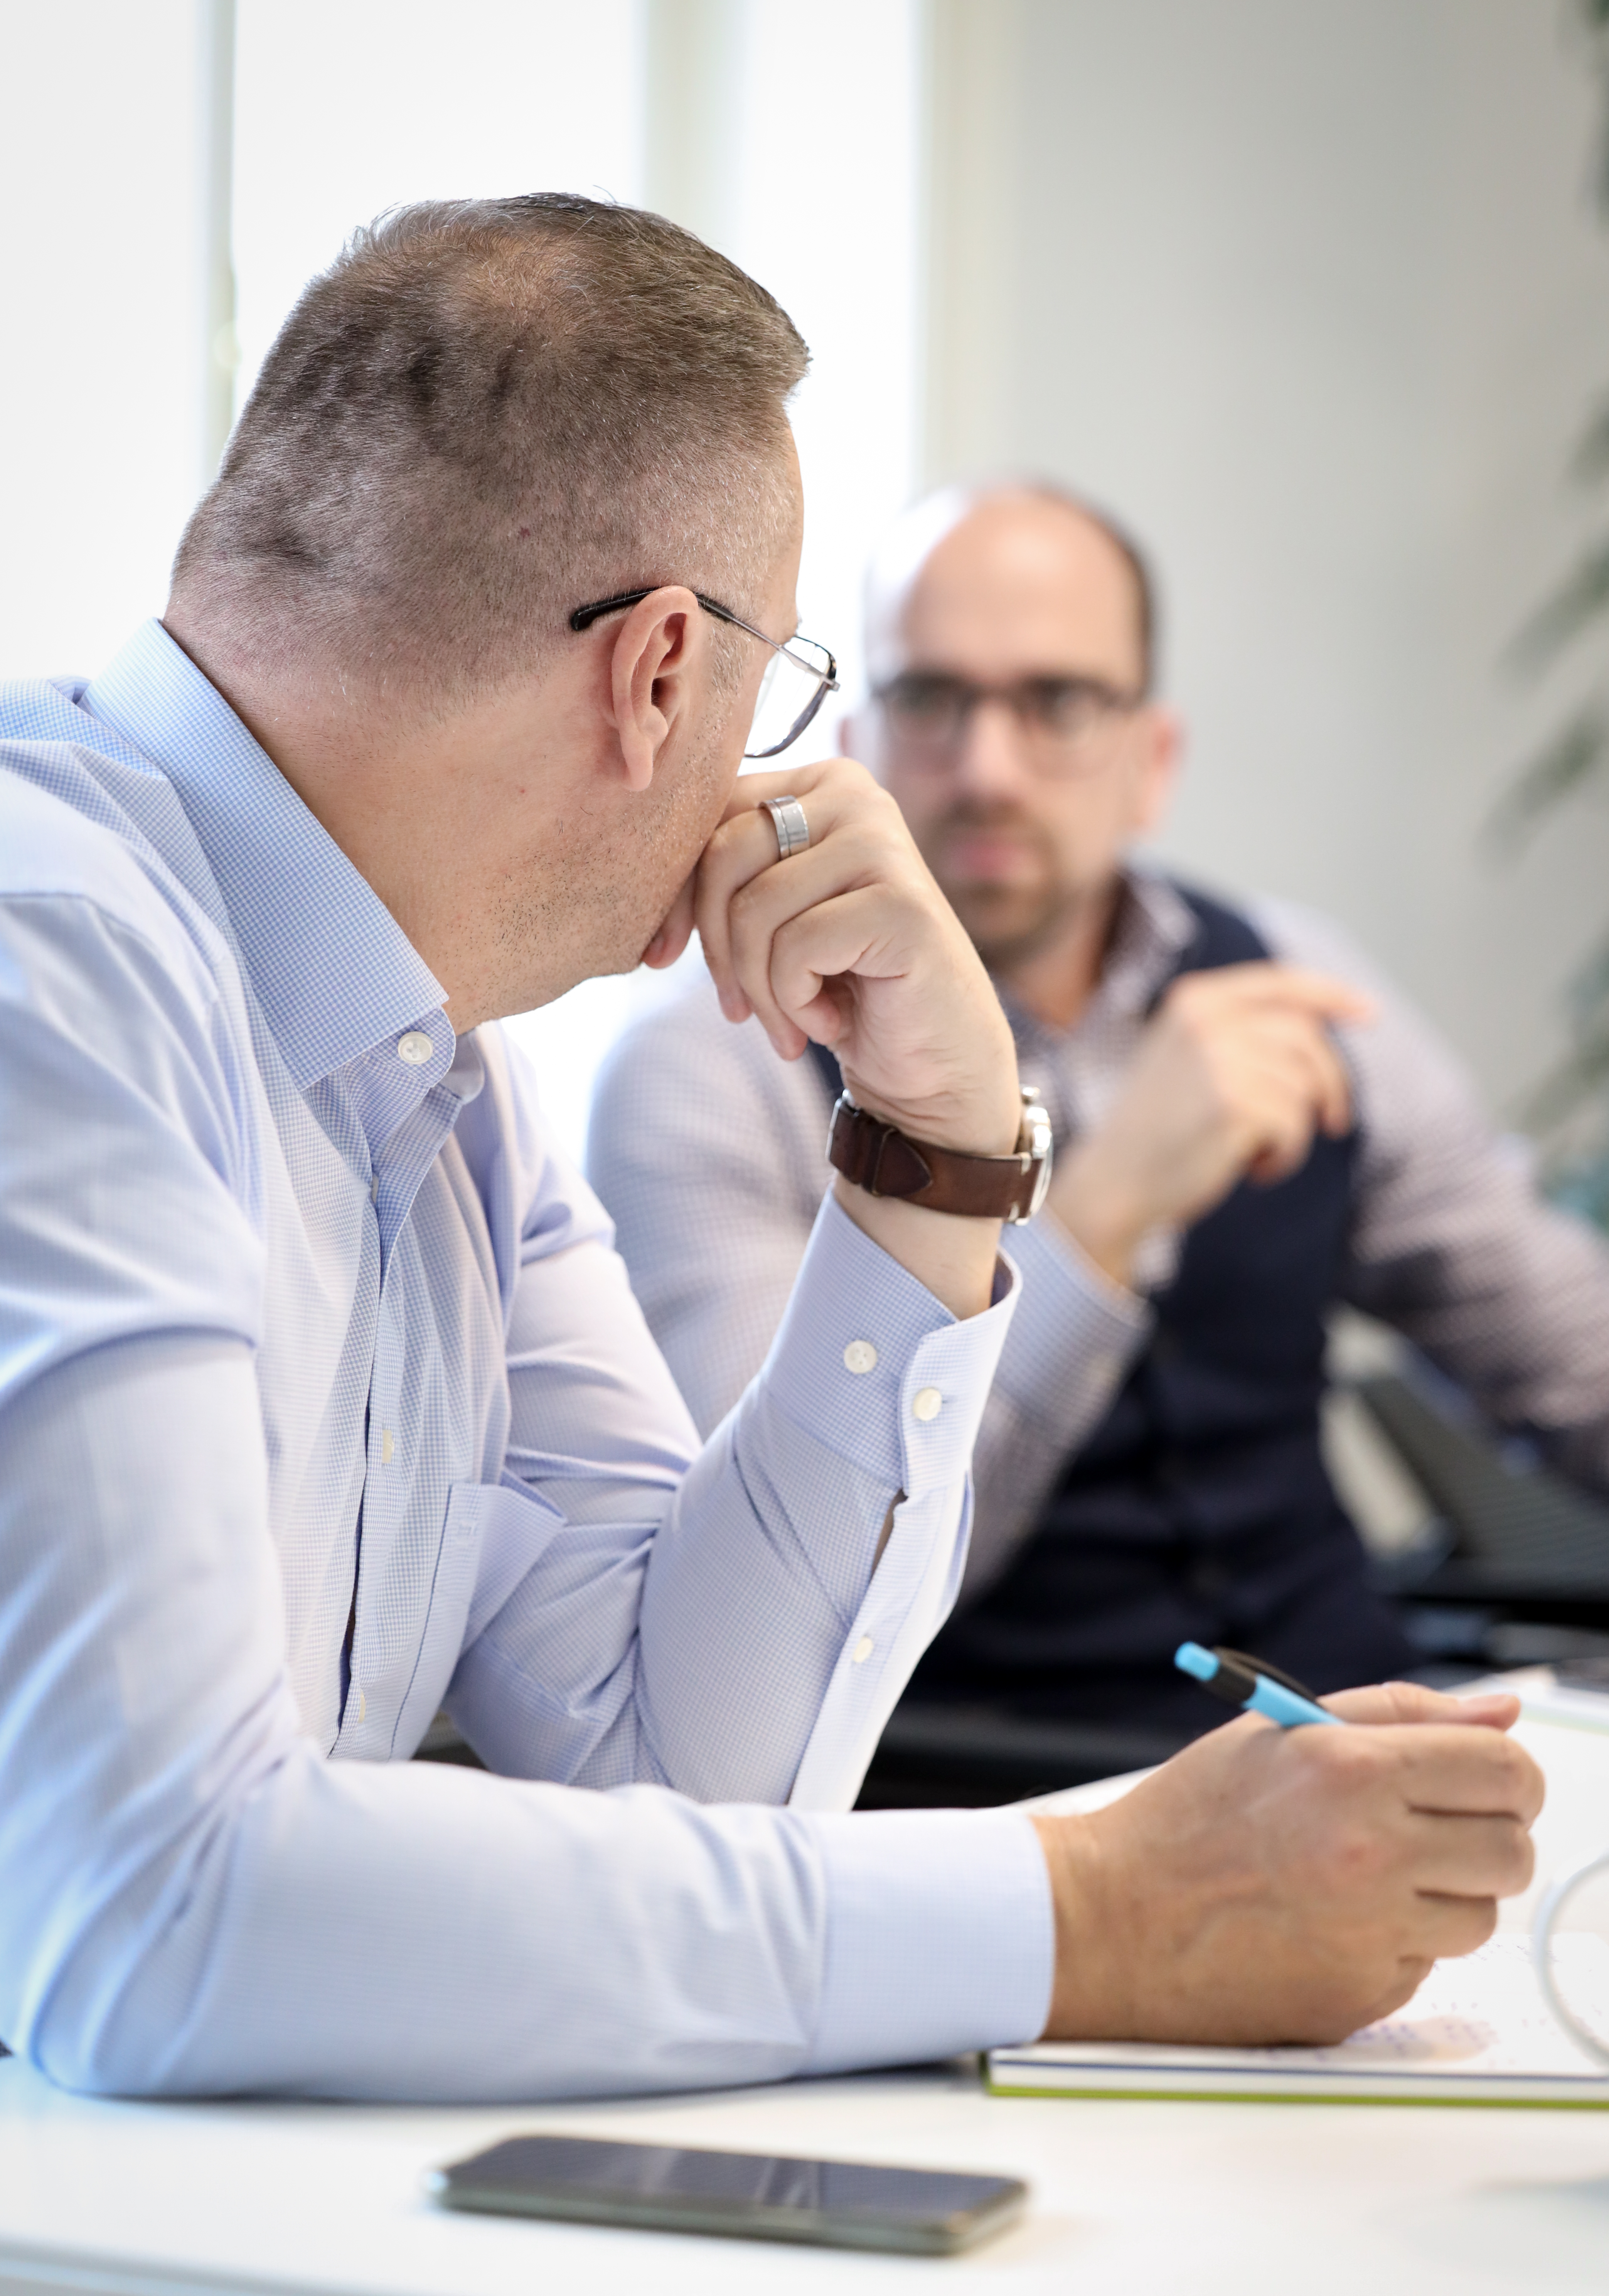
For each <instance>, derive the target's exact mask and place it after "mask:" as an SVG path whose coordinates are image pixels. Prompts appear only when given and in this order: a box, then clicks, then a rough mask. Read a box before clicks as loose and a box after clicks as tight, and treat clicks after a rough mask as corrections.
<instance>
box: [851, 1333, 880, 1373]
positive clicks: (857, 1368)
mask: <svg viewBox="0 0 1609 2296" xmlns="http://www.w3.org/2000/svg"><path fill="white" fill-rule="evenodd" d="M843 1367H844V1369H845V1371H854V1372H861V1371H875V1370H876V1368H877V1350H876V1349H875V1348H874V1346H873V1345H872V1343H871V1341H870V1340H851V1341H850V1344H849V1346H848V1347H847V1348H845V1349H844V1351H843Z"/></svg>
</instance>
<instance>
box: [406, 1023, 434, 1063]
mask: <svg viewBox="0 0 1609 2296" xmlns="http://www.w3.org/2000/svg"><path fill="white" fill-rule="evenodd" d="M435 1049H436V1047H435V1046H434V1045H432V1044H431V1040H430V1038H429V1037H427V1036H426V1035H425V1033H424V1030H423V1029H409V1030H408V1032H407V1034H406V1037H398V1039H397V1057H398V1060H399V1061H406V1062H407V1064H408V1066H409V1068H411V1069H422V1068H423V1066H424V1064H425V1062H426V1061H428V1060H429V1059H430V1057H431V1054H432V1053H433V1052H434V1051H435Z"/></svg>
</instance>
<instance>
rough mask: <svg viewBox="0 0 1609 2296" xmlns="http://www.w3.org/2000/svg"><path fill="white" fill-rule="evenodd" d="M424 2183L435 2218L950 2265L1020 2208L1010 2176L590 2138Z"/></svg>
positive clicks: (487, 2160) (479, 2156)
mask: <svg viewBox="0 0 1609 2296" xmlns="http://www.w3.org/2000/svg"><path fill="white" fill-rule="evenodd" d="M429 2182H430V2188H431V2192H432V2193H433V2194H434V2195H435V2197H436V2199H437V2200H438V2201H439V2202H440V2203H441V2205H442V2206H443V2207H444V2208H449V2209H475V2210H482V2211H485V2212H487V2213H489V2214H491V2215H494V2216H531V2217H560V2218H564V2219H566V2220H567V2221H568V2222H570V2223H571V2224H597V2225H637V2226H643V2227H644V2228H645V2229H649V2230H653V2231H655V2232H702V2233H725V2234H730V2235H738V2236H739V2237H742V2238H744V2239H749V2240H793V2241H809V2242H812V2243H817V2244H818V2245H821V2246H825V2247H829V2248H880V2249H893V2250H899V2251H903V2252H904V2253H905V2254H907V2255H910V2256H949V2255H953V2254H954V2253H955V2251H956V2250H957V2249H961V2248H970V2247H971V2246H972V2245H973V2242H974V2241H979V2240H982V2239H983V2238H984V2237H985V2236H986V2235H988V2234H989V2233H993V2232H998V2231H1001V2230H1003V2229H1004V2227H1005V2226H1006V2225H1008V2224H1010V2223H1012V2222H1013V2221H1014V2218H1016V2217H1018V2216H1020V2215H1021V2213H1022V2206H1023V2203H1024V2202H1025V2201H1026V2200H1027V2198H1028V2187H1027V2185H1024V2184H1021V2183H1019V2182H1018V2180H1017V2179H1016V2178H1015V2177H981V2176H959V2175H952V2174H950V2173H948V2171H946V2170H942V2169H879V2168H873V2167H869V2166H868V2165H867V2164H866V2163H865V2162H863V2161H800V2160H793V2159H791V2158H789V2157H787V2156H786V2155H784V2154H778V2153H715V2152H710V2151H707V2150H705V2149H704V2148H703V2147H702V2146H697V2145H690V2144H617V2143H615V2142H614V2141H612V2139H607V2138H603V2137H594V2136H511V2137H509V2138H507V2139H506V2140H505V2143H503V2144H494V2145H492V2146H491V2147H490V2148H489V2150H488V2151H487V2152H485V2153H475V2154H474V2155H473V2156H472V2158H471V2159H470V2160H467V2161H454V2162H453V2164H452V2165H451V2167H450V2168H447V2169H436V2170H435V2171H434V2172H433V2173H432V2175H431V2177H430V2180H429Z"/></svg>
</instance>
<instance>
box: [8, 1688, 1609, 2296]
mask: <svg viewBox="0 0 1609 2296" xmlns="http://www.w3.org/2000/svg"><path fill="white" fill-rule="evenodd" d="M1524 1734H1525V1736H1526V1737H1527V1739H1528V1741H1529V1743H1531V1747H1532V1749H1533V1751H1536V1752H1537V1753H1538V1755H1539V1757H1540V1759H1542V1760H1543V1763H1544V1766H1545V1767H1546V1768H1547V1771H1548V1774H1549V1780H1550V1786H1551V1803H1550V1808H1549V1810H1548V1812H1547V1815H1546V1816H1545V1817H1544V1819H1543V1821H1542V1825H1541V1826H1540V1828H1539V1837H1540V1842H1541V1850H1542V1861H1543V1863H1544V1865H1546V1866H1549V1867H1551V1866H1555V1865H1556V1864H1557V1863H1558V1862H1560V1861H1561V1860H1562V1859H1563V1858H1565V1857H1574V1856H1575V1855H1576V1854H1578V1852H1580V1851H1582V1850H1584V1849H1587V1848H1588V1847H1596V1846H1597V1845H1598V1844H1599V1843H1600V1842H1601V1841H1609V1738H1594V1737H1588V1736H1587V1735H1586V1734H1580V1733H1572V1732H1565V1731H1563V1730H1559V1729H1550V1728H1537V1727H1534V1726H1528V1727H1526V1728H1525V1731H1524ZM1069 1799H1074V1800H1094V1799H1096V1794H1095V1793H1091V1794H1089V1795H1087V1796H1078V1797H1071V1798H1069ZM521 2128H560V2129H567V2130H572V2131H575V2132H578V2133H587V2132H595V2133H598V2134H608V2135H611V2136H635V2137H643V2138H648V2139H652V2140H653V2141H654V2142H657V2143H665V2142H672V2143H675V2142H682V2143H688V2144H715V2145H726V2146H731V2147H734V2148H736V2149H743V2150H751V2151H760V2150H773V2151H776V2152H784V2153H835V2154H840V2155H846V2156H849V2157H850V2158H853V2157H856V2156H859V2157H862V2158H865V2159H868V2160H883V2161H908V2162H912V2163H915V2164H920V2165H931V2166H933V2167H952V2168H958V2169H992V2170H999V2171H1002V2172H1004V2173H1006V2174H1010V2175H1016V2176H1022V2177H1027V2178H1028V2179H1029V2180H1030V2183H1031V2184H1032V2185H1033V2187H1034V2198H1033V2202H1032V2206H1031V2210H1030V2216H1029V2218H1028V2219H1027V2221H1026V2222H1025V2223H1024V2224H1022V2226H1019V2227H1018V2228H1017V2229H1016V2230H1014V2231H1013V2232H1011V2233H1008V2234H1006V2235H1005V2236H1004V2237H1003V2238H1001V2239H1000V2240H997V2241H996V2242H994V2243H990V2244H989V2245H988V2246H986V2247H984V2248H982V2249H980V2250H979V2251H976V2253H975V2254H973V2255H972V2256H968V2257H964V2258H959V2259H954V2260H951V2261H948V2262H937V2261H934V2262H930V2261H926V2260H922V2259H911V2258H902V2257H874V2256H858V2255H854V2254H850V2253H846V2252H842V2251H828V2250H810V2249H796V2250H790V2249H784V2248H778V2247H769V2246H761V2245H759V2244H757V2243H749V2242H737V2241H731V2242H723V2241H715V2240H703V2239H690V2238H685V2237H672V2236H669V2235H658V2234H649V2233H627V2232H608V2231H595V2230H592V2229H587V2228H582V2227H579V2226H565V2225H544V2224H536V2223H516V2222H506V2221H502V2220H497V2219H492V2218H464V2217H451V2216H446V2215H443V2214H440V2213H439V2212H438V2211H436V2210H433V2209H432V2208H431V2206H430V2205H429V2204H428V2202H426V2201H425V2200H424V2199H423V2196H422V2193H421V2178H422V2177H423V2173H424V2171H425V2170H426V2169H429V2168H431V2167H432V2166H434V2165H436V2164H437V2163H439V2162H441V2161H448V2160H452V2159H455V2158H456V2157H458V2156H459V2155H461V2154H463V2153H469V2152H472V2151H473V2150H475V2149H477V2148H478V2147H479V2146H480V2145H482V2144H488V2143H490V2142H492V2141H493V2140H494V2139H495V2138H497V2137H499V2136H506V2135H508V2134H510V2133H512V2132H513V2131H514V2130H516V2129H521ZM829 2270H830V2271H831V2273H832V2275H833V2291H834V2296H854V2292H857V2291H859V2290H862V2289H865V2290H868V2291H869V2290H872V2289H874V2288H879V2289H892V2288H893V2287H895V2286H896V2285H898V2286H902V2287H904V2286H914V2285H916V2284H927V2282H928V2281H929V2280H931V2281H932V2282H933V2283H935V2284H936V2283H937V2282H939V2281H940V2280H943V2281H946V2282H948V2281H949V2280H952V2279H958V2280H960V2281H962V2282H964V2283H965V2284H966V2285H968V2286H972V2285H977V2286H980V2287H981V2286H985V2285H987V2286H989V2287H991V2288H996V2287H997V2288H999V2289H1000V2290H1002V2291H1006V2290H1023V2291H1028V2290H1035V2291H1037V2290H1039V2289H1045V2290H1049V2289H1052V2288H1054V2289H1055V2290H1057V2291H1061V2290H1063V2289H1064V2290H1066V2291H1068V2292H1069V2296H1153V2292H1156V2296H1162V2292H1164V2291H1167V2292H1172V2291H1175V2290H1178V2291H1180V2292H1182V2296H1195V2292H1202V2296H1218V2292H1220V2291H1221V2292H1223V2296H1230V2292H1233V2296H1247V2292H1248V2291H1249V2290H1256V2291H1265V2290H1277V2289H1279V2288H1281V2287H1282V2286H1283V2287H1285V2288H1288V2289H1289V2290H1290V2291H1291V2292H1292V2296H1332V2292H1333V2296H1399V2292H1400V2296H1482V2292H1485V2291H1492V2292H1496V2291H1498V2290H1502V2291H1505V2292H1517V2291H1520V2290H1522V2289H1523V2291H1524V2292H1525V2296H1553V2292H1556V2291H1557V2292H1566V2291H1568V2292H1576V2291H1580V2292H1583V2296H1585V2292H1588V2291H1590V2292H1591V2296H1603V2292H1604V2291H1605V2288H1606V2287H1609V2114H1604V2115H1598V2114H1594V2113H1571V2112H1524V2111H1517V2110H1515V2111H1507V2110H1500V2111H1472V2110H1468V2109H1465V2110H1462V2111H1454V2110H1437V2109H1424V2108H1412V2109H1408V2108H1397V2109H1394V2110H1393V2109H1385V2108H1372V2107H1357V2106H1316V2105H1309V2106H1277V2105H1236V2106H1230V2105H1199V2104H1153V2103H1078V2102H1071V2101H1066V2100H1050V2099H1047V2100H1037V2099H1021V2100H1020V2099H1014V2098H990V2097H988V2096H985V2095H983V2094H982V2092H981V2088H980V2087H979V2085H978V2080H977V2076H976V2072H975V2070H974V2069H973V2068H972V2067H971V2066H956V2067H945V2068H940V2069H937V2070H931V2071H915V2072H909V2073H900V2074H893V2075H877V2076H870V2077H866V2078H863V2079H856V2080H836V2081H819V2082H810V2083H800V2084H795V2085H793V2086H792V2087H784V2088H774V2089H766V2090H748V2091H742V2092H727V2093H725V2094H721V2095H709V2096H696V2097H679V2098H676V2099H671V2100H665V2101H661V2102H653V2103H624V2104H610V2105H591V2106H574V2105H571V2106H562V2107H557V2106H555V2107H548V2108H540V2107H538V2108H533V2109H530V2110H527V2111H507V2110H498V2111H496V2112H463V2111H455V2112H429V2111H411V2110H402V2109H391V2110H374V2109H371V2108H360V2107H330V2106H302V2105H295V2106H291V2105H256V2104H218V2105H140V2104H106V2103H87V2102H85V2101H83V2100H80V2099H76V2098H72V2097H68V2096H64V2095H61V2094H60V2093H59V2092H57V2091H54V2090H53V2089H51V2088H50V2087H48V2086H47V2085H46V2084H45V2082H43V2081H42V2080H40V2079H38V2077H37V2075H35V2074H33V2073H32V2072H30V2071H28V2070H27V2069H26V2068H25V2067H23V2066H21V2065H19V2064H17V2063H15V2062H9V2063H4V2064H0V2296H23V2292H26V2296H45V2292H46V2291H50V2292H60V2291H62V2290H64V2289H67V2290H74V2291H84V2292H95V2296H156V2292H158V2291H168V2290H175V2289H182V2288H187V2289H191V2290H217V2291H219V2292H224V2291H238V2290H269V2289H272V2290H275V2291H289V2292H296V2296H300V2292H302V2291H308V2292H312V2291H316V2292H319V2296H325V2292H330V2296H333V2292H338V2291H339V2292H342V2296H346V2292H351V2296H550V2292H554V2296H556V2292H561V2291H562V2292H565V2296H568V2292H570V2291H571V2290H576V2291H585V2292H586V2296H615V2292H617V2291H618V2292H621V2296H625V2292H629V2296H681V2292H683V2291H686V2292H689V2296H691V2292H694V2291H697V2292H698V2296H725V2292H727V2291H731V2292H734V2296H736V2292H739V2291H741V2292H743V2296H756V2292H759V2296H765V2292H768V2291H772V2290H776V2291H785V2290H789V2289H795V2288H801V2287H805V2286H810V2287H814V2286H816V2285H817V2284H818V2283H819V2282H820V2281H821V2279H822V2277H823V2276H825V2274H826V2273H827V2272H828V2271H829Z"/></svg>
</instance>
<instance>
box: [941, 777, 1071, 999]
mask: <svg viewBox="0 0 1609 2296" xmlns="http://www.w3.org/2000/svg"><path fill="white" fill-rule="evenodd" d="M969 829H975V830H989V829H1009V830H1010V831H1011V832H1012V833H1013V834H1014V836H1017V837H1019V838H1021V839H1022V840H1023V841H1024V842H1025V843H1027V844H1029V845H1030V847H1031V848H1032V849H1033V851H1034V854H1035V857H1036V858H1037V860H1038V871H1037V873H1036V874H1035V877H1034V879H1033V881H1031V882H1030V883H1021V882H1019V883H1015V884H1011V885H991V884H988V883H977V882H972V881H962V880H957V879H956V878H955V877H953V876H951V875H950V874H949V873H948V871H947V870H946V868H945V866H944V860H943V855H944V848H945V846H946V844H947V843H948V840H949V838H950V837H951V835H952V834H953V833H954V832H956V831H957V830H969ZM924 859H925V860H926V862H927V864H928V865H929V867H930V868H931V869H932V872H933V874H934V876H935V877H936V878H937V879H938V881H939V888H940V891H941V892H942V893H943V895H944V897H945V898H946V899H947V900H948V903H949V905H950V906H951V908H952V909H954V911H955V913H956V916H957V917H959V919H960V920H961V922H962V924H963V926H964V927H965V931H966V934H967V938H968V939H970V940H971V942H972V944H973V947H974V948H975V949H976V950H977V952H978V954H979V955H980V956H981V958H982V960H983V963H984V964H985V966H986V967H987V968H988V970H989V972H991V973H993V974H995V975H996V976H997V978H999V979H1003V980H1008V979H1009V978H1010V976H1011V974H1012V972H1014V970H1015V968H1016V967H1017V966H1019V965H1022V964H1028V963H1030V961H1031V960H1032V959H1033V958H1034V957H1036V956H1038V955H1040V954H1041V953H1042V952H1043V951H1044V950H1045V949H1046V948H1047V947H1050V946H1051V944H1052V943H1053V942H1055V940H1056V939H1059V938H1060V937H1061V936H1062V935H1063V933H1065V932H1066V931H1068V930H1069V928H1070V927H1071V926H1072V925H1073V924H1074V923H1076V922H1077V920H1078V918H1079V917H1080V914H1082V913H1083V911H1084V909H1085V908H1086V906H1088V901H1089V898H1090V895H1089V893H1088V890H1087V889H1086V888H1085V887H1083V886H1081V885H1079V884H1077V883H1074V882H1072V881H1070V880H1069V879H1068V877H1067V876H1066V874H1065V873H1064V871H1063V867H1062V865H1061V862H1060V858H1059V857H1058V855H1057V852H1056V849H1055V844H1054V843H1053V841H1052V840H1051V839H1050V837H1049V836H1048V835H1047V833H1046V832H1044V831H1043V830H1042V829H1041V828H1040V827H1039V826H1038V824H1037V823H1036V822H1034V821H1032V820H1030V819H1027V818H1025V817H1024V816H1022V815H1019V814H1014V813H1003V812H1000V811H998V810H987V811H986V810H983V809H981V808H971V807H965V806H958V807H956V808H955V809H954V810H953V811H951V812H949V813H948V814H946V815H945V816H944V818H943V819H942V820H941V821H940V822H939V823H938V824H936V825H935V828H934V830H933V832H932V834H931V835H930V836H929V837H928V838H927V839H925V840H924Z"/></svg>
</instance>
